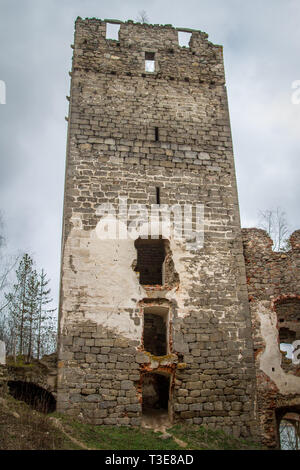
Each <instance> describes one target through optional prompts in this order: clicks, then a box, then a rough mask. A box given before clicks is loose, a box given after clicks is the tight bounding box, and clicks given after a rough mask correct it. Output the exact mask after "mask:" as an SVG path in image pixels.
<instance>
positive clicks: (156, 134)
mask: <svg viewBox="0 0 300 470" xmlns="http://www.w3.org/2000/svg"><path fill="white" fill-rule="evenodd" d="M158 141H159V132H158V127H156V128H155V142H158Z"/></svg>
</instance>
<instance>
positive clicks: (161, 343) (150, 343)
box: [143, 306, 169, 356]
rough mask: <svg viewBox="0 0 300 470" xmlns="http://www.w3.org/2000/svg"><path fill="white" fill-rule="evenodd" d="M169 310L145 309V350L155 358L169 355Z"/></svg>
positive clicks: (158, 308) (165, 308) (161, 308)
mask: <svg viewBox="0 0 300 470" xmlns="http://www.w3.org/2000/svg"><path fill="white" fill-rule="evenodd" d="M168 312H169V310H168V308H167V307H159V306H157V307H145V309H144V335H143V337H144V349H145V351H148V352H149V353H151V354H153V355H154V356H165V355H166V354H168V328H167V325H168Z"/></svg>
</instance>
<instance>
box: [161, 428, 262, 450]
mask: <svg viewBox="0 0 300 470" xmlns="http://www.w3.org/2000/svg"><path fill="white" fill-rule="evenodd" d="M168 432H170V433H172V435H173V436H175V437H178V438H179V439H182V440H184V441H185V442H187V444H188V445H187V448H188V449H190V450H260V449H261V446H260V445H258V444H257V443H255V442H253V441H251V440H248V439H247V440H246V439H241V438H235V437H233V436H231V435H229V434H226V433H225V432H224V431H221V430H216V429H210V428H207V427H205V426H196V425H190V424H189V425H186V424H176V425H175V426H173V427H172V428H171V429H170V430H168Z"/></svg>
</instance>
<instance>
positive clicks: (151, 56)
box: [145, 52, 155, 72]
mask: <svg viewBox="0 0 300 470" xmlns="http://www.w3.org/2000/svg"><path fill="white" fill-rule="evenodd" d="M145 72H155V53H154V52H145Z"/></svg>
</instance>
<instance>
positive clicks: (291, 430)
mask: <svg viewBox="0 0 300 470" xmlns="http://www.w3.org/2000/svg"><path fill="white" fill-rule="evenodd" d="M276 420H277V425H278V435H279V445H280V449H281V450H300V405H299V406H296V407H287V408H282V409H277V410H276Z"/></svg>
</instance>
